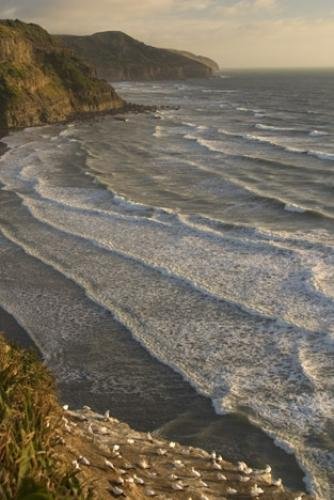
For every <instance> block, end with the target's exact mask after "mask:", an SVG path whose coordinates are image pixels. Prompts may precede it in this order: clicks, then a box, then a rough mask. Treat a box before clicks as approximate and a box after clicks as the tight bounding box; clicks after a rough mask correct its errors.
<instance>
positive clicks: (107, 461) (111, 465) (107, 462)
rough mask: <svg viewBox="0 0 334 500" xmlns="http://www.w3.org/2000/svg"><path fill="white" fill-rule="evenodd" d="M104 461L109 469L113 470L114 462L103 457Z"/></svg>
mask: <svg viewBox="0 0 334 500" xmlns="http://www.w3.org/2000/svg"><path fill="white" fill-rule="evenodd" d="M104 463H105V465H106V466H107V467H109V469H112V470H115V467H114V464H112V463H111V462H109V460H107V459H105V461H104Z"/></svg>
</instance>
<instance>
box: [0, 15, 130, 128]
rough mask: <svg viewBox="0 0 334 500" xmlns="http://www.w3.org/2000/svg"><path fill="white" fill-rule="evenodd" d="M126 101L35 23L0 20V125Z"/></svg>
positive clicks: (36, 120)
mask: <svg viewBox="0 0 334 500" xmlns="http://www.w3.org/2000/svg"><path fill="white" fill-rule="evenodd" d="M123 105H124V102H123V101H122V99H121V98H120V97H119V96H118V95H117V94H116V92H115V91H114V89H113V88H112V87H110V86H109V85H108V83H107V82H104V81H102V80H99V79H97V78H96V76H95V75H94V72H93V70H92V69H91V68H90V67H88V66H87V65H86V64H84V63H83V62H81V61H80V60H79V59H78V58H77V57H76V56H74V55H73V54H72V52H71V51H69V50H67V49H64V48H62V47H61V46H60V45H59V44H58V43H57V42H56V41H55V40H54V39H53V38H52V37H51V36H50V35H49V34H48V33H47V32H46V31H44V30H43V29H42V28H40V27H39V26H37V25H33V24H25V23H22V22H20V21H0V128H13V127H26V126H32V125H40V124H43V123H52V122H58V121H62V120H66V119H68V118H69V117H71V116H72V115H75V114H76V113H88V112H98V111H108V110H112V109H117V108H120V107H122V106H123Z"/></svg>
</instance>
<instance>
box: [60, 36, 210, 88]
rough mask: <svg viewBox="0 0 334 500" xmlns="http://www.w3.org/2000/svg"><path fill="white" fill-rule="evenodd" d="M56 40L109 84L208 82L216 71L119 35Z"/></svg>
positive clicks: (200, 62) (193, 58)
mask: <svg viewBox="0 0 334 500" xmlns="http://www.w3.org/2000/svg"><path fill="white" fill-rule="evenodd" d="M55 39H56V40H57V41H59V42H60V43H61V44H62V45H64V46H66V47H67V48H69V49H71V50H73V52H74V53H75V54H76V55H77V56H79V57H81V58H82V59H83V60H85V61H87V63H89V64H90V65H91V66H92V67H94V68H96V71H97V74H98V75H99V76H100V77H101V78H105V79H107V80H109V81H117V80H179V79H181V80H182V79H186V78H207V77H209V76H212V75H213V74H214V73H215V72H217V71H218V70H219V67H218V65H217V64H216V63H215V62H214V61H212V60H211V59H208V58H205V57H201V56H195V55H194V54H190V53H188V52H180V51H177V50H175V51H173V50H169V49H159V48H156V47H152V46H150V45H146V44H145V43H142V42H140V41H138V40H135V39H134V38H132V37H131V36H129V35H126V34H125V33H122V32H121V31H106V32H102V33H95V34H93V35H88V36H75V35H55Z"/></svg>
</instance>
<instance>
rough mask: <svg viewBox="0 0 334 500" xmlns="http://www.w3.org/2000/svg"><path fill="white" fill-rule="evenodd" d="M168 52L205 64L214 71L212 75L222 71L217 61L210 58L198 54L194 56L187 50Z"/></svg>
mask: <svg viewBox="0 0 334 500" xmlns="http://www.w3.org/2000/svg"><path fill="white" fill-rule="evenodd" d="M168 50H169V51H170V52H173V53H174V54H181V55H182V56H184V57H188V58H189V59H192V60H193V61H197V62H199V63H201V64H204V66H208V67H209V68H210V69H211V70H212V73H218V71H219V70H220V68H219V66H218V64H217V63H216V61H214V60H213V59H210V58H209V57H205V56H199V55H197V54H193V53H192V52H188V51H187V50H176V49H168Z"/></svg>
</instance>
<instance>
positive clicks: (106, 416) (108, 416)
mask: <svg viewBox="0 0 334 500" xmlns="http://www.w3.org/2000/svg"><path fill="white" fill-rule="evenodd" d="M104 416H105V418H110V410H107V411H106V412H105V414H104Z"/></svg>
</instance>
